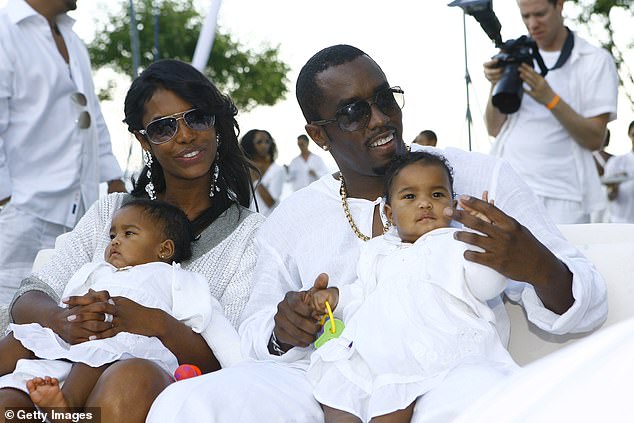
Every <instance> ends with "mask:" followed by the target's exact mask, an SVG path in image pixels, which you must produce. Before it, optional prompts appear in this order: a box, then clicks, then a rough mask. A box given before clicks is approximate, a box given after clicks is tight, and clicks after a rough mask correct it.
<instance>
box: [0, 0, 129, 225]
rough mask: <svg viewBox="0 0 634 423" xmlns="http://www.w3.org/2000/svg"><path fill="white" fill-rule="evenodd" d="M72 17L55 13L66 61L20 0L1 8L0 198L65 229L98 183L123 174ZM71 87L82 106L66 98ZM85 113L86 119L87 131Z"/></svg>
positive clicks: (96, 192)
mask: <svg viewBox="0 0 634 423" xmlns="http://www.w3.org/2000/svg"><path fill="white" fill-rule="evenodd" d="M74 22H75V21H74V20H73V19H72V18H70V17H69V16H67V15H65V14H63V15H59V16H58V17H57V25H58V27H59V30H60V32H61V34H62V36H63V37H64V41H65V43H66V48H67V49H68V54H69V57H70V60H69V63H66V62H65V61H64V59H63V58H62V56H61V54H60V53H59V51H58V49H57V46H56V44H55V40H54V39H53V35H52V33H51V29H50V27H49V24H48V22H47V21H46V18H44V17H43V16H42V15H40V14H39V13H37V12H36V11H35V10H33V9H32V8H31V7H30V6H29V5H28V4H27V3H26V2H25V1H24V0H9V2H8V4H7V6H6V7H5V8H4V9H0V199H2V198H5V197H8V196H11V203H12V204H14V205H15V206H17V207H20V208H21V209H22V210H24V211H25V212H27V213H31V214H33V215H35V216H37V217H39V218H41V219H43V220H46V221H48V222H53V223H57V224H62V225H65V226H68V227H73V226H74V225H75V223H76V222H77V220H78V218H79V217H80V216H79V211H80V210H87V209H88V208H89V206H90V205H91V204H92V203H94V202H95V201H96V200H97V199H98V197H99V182H100V181H102V182H105V181H109V180H113V179H119V178H120V177H121V168H120V167H119V164H118V162H117V160H116V159H115V157H114V155H113V154H112V148H111V144H110V135H109V133H108V128H107V127H106V123H105V121H104V119H103V116H102V114H101V111H100V107H99V101H98V99H97V97H96V95H95V93H94V86H93V82H92V76H91V67H90V58H89V56H88V51H87V49H86V47H85V45H84V44H83V42H82V41H81V40H80V39H79V37H78V36H77V35H76V34H75V33H74V32H73V30H72V26H73V24H74ZM76 92H81V93H83V94H84V95H85V96H86V98H87V99H88V104H87V105H86V106H80V105H78V104H76V103H75V102H74V101H73V100H72V99H71V96H72V94H73V93H76ZM83 111H88V112H89V113H90V116H91V121H92V122H91V124H90V127H89V128H86V129H82V128H80V127H79V124H78V118H79V115H80V113H82V112H83Z"/></svg>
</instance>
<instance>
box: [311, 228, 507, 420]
mask: <svg viewBox="0 0 634 423" xmlns="http://www.w3.org/2000/svg"><path fill="white" fill-rule="evenodd" d="M455 231H456V229H453V228H441V229H436V230H434V231H431V232H429V233H427V234H425V235H424V236H423V237H421V238H419V239H418V240H417V241H416V242H415V243H414V244H406V243H403V242H401V241H400V239H398V237H397V236H395V235H393V234H386V235H384V236H382V237H378V238H374V239H373V240H371V241H369V242H368V243H367V244H366V245H364V246H363V247H362V249H361V256H360V258H359V264H358V275H359V280H358V281H357V282H355V283H353V284H351V285H347V286H344V287H339V290H340V303H339V304H338V305H337V310H339V312H336V313H335V314H336V315H341V316H342V317H343V321H344V322H345V324H346V327H345V330H344V331H343V333H342V334H341V336H340V337H339V338H337V339H333V340H331V341H328V342H327V343H326V344H324V345H323V346H322V347H321V348H319V349H317V350H316V351H315V352H314V353H313V354H312V357H311V366H310V368H309V370H308V377H309V379H310V380H311V382H313V383H314V386H315V389H314V395H315V398H316V399H317V400H318V401H319V402H320V403H322V404H326V405H328V406H330V407H333V408H338V409H341V410H345V411H348V412H350V413H352V414H354V415H356V416H358V417H360V418H361V419H362V420H363V421H368V420H369V419H370V418H372V417H375V416H379V415H383V414H387V413H389V412H392V411H395V410H399V409H403V408H405V407H407V406H408V405H409V404H411V403H412V402H414V401H415V400H416V398H418V397H419V396H421V395H423V394H425V393H426V392H427V391H429V390H431V389H432V388H434V387H435V386H436V385H437V384H438V383H439V382H441V381H442V380H443V378H444V377H445V376H446V375H447V374H448V372H450V371H451V370H452V369H453V368H455V367H457V366H459V365H462V364H476V365H489V363H490V365H493V366H498V367H501V368H506V367H507V366H508V367H509V369H510V368H515V367H516V365H515V363H514V362H513V359H512V358H511V357H510V355H509V354H508V352H507V351H506V349H505V348H504V345H503V344H502V342H501V341H500V337H499V335H498V333H497V331H496V329H495V326H494V323H495V316H494V314H493V311H492V310H491V309H490V308H489V307H488V306H487V305H486V303H485V301H486V300H487V299H490V298H494V297H497V296H498V295H500V293H501V292H502V291H503V290H504V288H505V286H506V279H505V278H504V276H502V275H500V274H499V273H497V272H495V271H493V270H492V269H489V268H486V267H484V266H480V265H476V264H475V263H470V262H466V261H465V260H464V258H463V256H462V254H463V253H464V251H465V249H466V248H467V245H466V244H463V243H461V242H459V241H456V240H455V239H454V238H453V233H454V232H455Z"/></svg>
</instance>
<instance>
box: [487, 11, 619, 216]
mask: <svg viewBox="0 0 634 423" xmlns="http://www.w3.org/2000/svg"><path fill="white" fill-rule="evenodd" d="M563 3H564V0H517V4H518V7H519V9H520V13H521V16H522V20H523V21H524V24H525V25H526V28H527V30H528V32H529V35H530V37H531V38H530V39H529V40H530V42H533V41H534V42H535V43H536V46H537V47H538V49H539V51H538V52H537V51H536V52H535V55H534V59H535V61H536V62H537V63H538V64H539V65H540V66H539V67H540V68H541V71H542V72H541V74H540V73H538V72H537V71H535V70H534V69H533V66H531V65H529V64H527V62H526V61H524V62H522V61H521V60H519V62H520V63H519V65H518V64H513V63H511V64H510V62H512V60H511V61H509V60H507V56H508V55H505V54H504V53H508V52H505V51H504V50H505V46H502V54H500V55H497V56H495V57H494V58H493V59H492V60H490V61H488V62H486V63H485V64H484V74H485V76H486V78H487V79H488V80H489V81H490V82H491V95H490V96H489V101H488V104H487V108H486V114H485V120H486V125H487V130H488V132H489V135H491V136H493V137H496V140H495V144H494V145H493V149H492V151H491V154H494V155H497V156H500V157H502V158H504V159H506V160H507V161H508V162H509V163H510V164H511V165H512V166H513V168H514V169H515V170H516V171H517V172H518V173H519V174H520V176H521V177H522V178H523V179H524V180H525V181H526V183H528V185H529V186H530V187H531V188H532V189H533V191H534V192H535V193H536V194H537V195H538V197H539V198H540V199H541V200H542V202H543V204H544V206H545V207H546V209H547V211H548V213H549V214H550V216H551V218H552V219H553V220H554V221H555V222H556V223H588V222H590V214H591V212H592V211H594V210H596V209H597V208H598V207H601V206H602V205H603V197H602V196H603V194H602V191H601V185H600V182H599V177H598V174H597V172H596V169H595V167H594V162H593V159H592V151H593V150H598V149H600V148H601V146H602V144H603V140H604V138H605V132H606V128H607V123H608V122H609V121H611V120H614V119H616V106H617V94H618V78H617V73H616V67H615V64H614V60H613V58H612V56H611V55H610V54H609V53H608V52H607V51H605V50H604V49H601V48H598V47H594V46H592V45H590V44H589V43H588V42H587V41H585V40H583V39H582V38H580V37H579V36H577V35H576V34H574V33H573V32H572V31H570V30H569V29H568V28H567V27H566V26H564V22H563V15H562V10H563ZM515 41H519V40H515ZM505 45H506V43H505ZM510 56H511V58H512V56H513V52H511V54H510ZM539 56H541V57H542V58H543V62H544V63H545V65H546V66H545V68H547V71H546V72H547V73H546V76H545V77H544V76H542V74H544V73H545V72H544V71H545V70H546V69H545V68H543V66H542V63H539V62H540V59H539ZM529 61H532V60H529ZM511 66H514V67H515V68H516V69H517V71H516V72H512V74H513V75H510V73H511V71H512V70H513V69H512V68H511ZM518 75H519V79H521V81H523V83H524V87H523V89H522V88H520V85H518V89H519V93H518V94H519V95H517V96H515V97H514V100H515V101H514V105H515V106H517V107H519V109H517V108H515V110H513V109H514V107H510V108H509V107H504V106H505V104H506V103H505V102H502V104H501V102H500V99H499V98H495V97H496V94H497V93H498V92H499V91H500V89H499V87H498V88H497V89H496V85H502V84H504V85H507V83H508V81H506V80H507V79H513V78H516V77H517V76H518ZM522 91H524V92H526V93H527V94H528V96H524V98H523V99H521V94H522ZM496 100H497V101H496Z"/></svg>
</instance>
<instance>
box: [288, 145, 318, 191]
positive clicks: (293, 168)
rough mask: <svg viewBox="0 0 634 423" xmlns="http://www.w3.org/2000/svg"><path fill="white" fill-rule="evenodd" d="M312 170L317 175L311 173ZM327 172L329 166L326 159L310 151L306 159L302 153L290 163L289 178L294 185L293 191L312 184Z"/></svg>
mask: <svg viewBox="0 0 634 423" xmlns="http://www.w3.org/2000/svg"><path fill="white" fill-rule="evenodd" d="M311 170H312V171H313V172H315V175H316V176H313V175H311V174H310V171H311ZM326 173H328V167H326V163H324V159H322V158H321V157H319V156H318V155H316V154H315V153H310V154H309V155H308V158H307V159H306V160H304V157H303V156H302V155H301V154H300V155H299V156H297V157H295V158H294V159H293V160H291V162H290V163H289V165H288V180H289V182H290V183H291V184H292V185H293V191H297V190H299V189H302V188H304V187H306V186H308V185H310V184H311V183H313V182H315V181H316V180H317V179H319V178H321V177H322V176H324V175H325V174H326Z"/></svg>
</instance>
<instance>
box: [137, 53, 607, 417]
mask: <svg viewBox="0 0 634 423" xmlns="http://www.w3.org/2000/svg"><path fill="white" fill-rule="evenodd" d="M296 93H297V99H298V102H299V104H300V107H301V109H302V112H303V114H304V116H305V118H306V121H307V124H306V126H305V129H306V131H307V132H308V134H309V135H310V136H311V138H312V139H313V140H314V141H315V142H316V143H317V144H318V145H319V146H320V147H322V148H324V149H326V150H328V151H330V153H331V154H332V156H333V158H334V160H335V161H336V162H337V165H338V166H339V169H340V172H338V173H336V174H334V175H333V177H332V178H321V179H320V180H318V181H316V182H314V183H313V184H311V185H310V186H309V187H307V188H306V189H303V190H300V191H298V192H295V193H294V194H292V195H291V196H289V197H288V198H287V199H286V200H285V201H284V202H282V203H281V204H280V206H279V207H278V208H277V209H276V211H275V213H273V214H272V215H271V216H270V217H269V218H268V219H267V221H266V222H265V223H264V224H263V225H262V227H261V228H260V231H259V233H258V237H257V238H258V243H259V245H260V253H259V256H258V262H257V265H256V269H255V271H254V288H253V292H252V294H251V297H250V300H249V303H248V304H247V307H246V309H245V311H244V312H243V322H242V324H241V326H240V335H241V336H242V340H243V342H242V344H243V349H242V350H243V352H244V353H246V354H248V355H249V356H251V357H252V358H255V359H256V360H259V361H255V362H254V361H250V362H247V363H245V364H242V365H240V366H236V367H233V368H229V369H224V370H221V371H219V372H216V373H214V374H211V375H206V376H203V377H199V378H195V379H193V380H192V381H191V382H189V381H188V382H186V383H184V384H182V385H181V382H179V383H178V384H175V385H181V386H172V387H170V388H168V389H167V390H166V391H165V392H164V393H163V394H161V396H160V397H159V399H158V400H157V402H156V403H155V406H153V411H156V413H154V415H156V416H160V417H161V421H163V422H166V421H172V419H174V421H178V419H179V418H180V419H181V421H182V420H188V418H192V419H196V418H198V419H199V421H214V422H224V421H241V422H259V421H275V422H291V421H292V422H322V421H323V419H324V415H323V412H322V410H321V408H320V407H319V404H318V403H317V401H315V399H314V398H313V396H312V386H311V384H310V382H309V381H308V379H307V378H306V369H307V367H308V365H309V363H310V355H311V353H312V351H313V348H314V347H313V345H312V343H313V342H314V341H315V338H316V335H317V333H318V331H319V330H320V329H321V326H320V325H319V323H318V321H317V320H316V319H315V317H316V316H314V315H313V309H312V307H311V306H310V305H309V304H308V302H307V301H306V297H307V292H309V291H311V290H316V289H323V288H325V287H326V286H343V285H347V284H350V283H352V282H353V281H354V280H355V279H356V266H357V259H358V256H359V249H360V247H361V246H362V245H363V243H364V242H366V240H368V239H370V238H371V237H375V236H379V235H381V234H382V233H384V232H385V231H386V230H387V225H386V223H387V220H386V218H385V216H384V214H383V210H382V204H381V203H382V202H381V196H382V194H383V189H384V183H385V181H384V171H385V168H386V166H387V164H388V163H389V162H390V160H391V159H392V157H393V156H394V155H396V154H402V153H405V152H406V151H407V149H406V146H405V143H404V142H403V139H402V129H403V128H402V112H401V107H403V105H404V98H403V97H404V89H403V88H401V87H399V86H395V85H393V84H390V83H389V82H388V80H387V78H386V76H385V74H384V73H383V71H382V70H381V68H380V67H379V65H378V64H377V63H376V62H374V60H372V59H371V58H370V57H369V56H368V55H366V54H365V53H364V52H362V51H361V50H359V49H357V48H355V47H352V46H348V45H336V46H332V47H328V48H326V49H324V50H322V51H320V52H318V53H317V54H315V55H314V56H313V57H312V58H311V59H310V60H309V61H308V62H307V63H306V65H304V67H303V68H302V70H301V72H300V74H299V77H298V80H297V90H296ZM416 148H418V147H416ZM420 148H422V147H420ZM429 151H431V152H440V151H441V150H438V149H435V148H431V147H429ZM442 154H443V155H445V157H447V158H448V160H449V161H450V162H451V164H452V165H453V168H454V172H455V179H454V189H455V190H456V192H457V193H458V194H462V195H467V197H463V196H461V197H460V198H459V200H460V202H461V204H462V205H463V206H468V207H470V208H471V209H473V210H475V211H477V212H479V213H482V214H483V215H485V216H487V218H488V219H489V222H490V223H487V222H485V221H484V220H482V219H480V218H479V217H477V216H474V215H472V214H471V213H468V212H465V211H463V210H456V211H454V213H453V214H452V215H451V216H452V218H453V219H454V220H455V221H456V222H457V223H462V224H464V225H465V226H467V227H468V228H472V229H473V230H475V231H477V232H474V231H470V230H464V231H461V232H458V235H457V238H458V239H459V240H461V241H464V242H466V243H468V244H471V245H473V246H474V248H473V249H474V250H477V251H481V252H476V251H470V252H468V253H466V255H465V257H466V258H467V259H468V260H471V261H474V262H478V263H481V264H484V265H487V266H489V267H491V268H493V269H495V270H497V271H499V272H500V273H502V274H504V275H505V276H507V277H508V279H509V282H508V288H507V290H506V295H507V296H509V297H510V298H512V299H513V300H516V301H521V302H522V303H523V305H524V307H525V308H526V309H527V311H528V313H529V315H530V316H531V321H533V323H535V324H536V325H538V326H539V327H540V328H542V329H544V330H547V331H549V332H552V333H556V334H559V333H565V332H580V331H587V330H590V329H592V328H594V327H596V326H598V325H599V324H600V323H601V322H603V320H604V319H605V317H606V313H607V304H606V291H605V285H604V283H603V280H602V278H601V277H600V275H599V274H598V273H597V272H596V270H595V269H594V268H593V267H592V266H591V265H590V263H589V262H588V261H587V260H586V259H585V258H584V257H582V256H581V255H580V253H578V252H577V251H576V249H575V248H574V247H572V246H571V245H570V244H569V243H568V242H567V241H565V240H564V239H563V238H562V237H561V235H559V234H558V233H557V231H556V229H555V227H554V226H553V224H552V223H551V222H550V221H548V219H547V218H545V217H544V216H543V215H542V211H541V209H540V207H539V203H538V201H537V199H536V197H535V196H534V195H533V194H532V192H531V191H530V190H529V189H528V187H527V186H526V185H525V184H523V183H522V182H521V180H520V179H519V177H518V176H517V175H516V174H515V173H513V171H512V170H511V168H510V167H509V166H508V165H506V164H504V163H502V162H500V161H498V160H497V159H495V158H493V157H491V156H486V155H481V154H477V153H468V152H465V151H462V150H458V149H446V150H444V151H442ZM485 190H488V191H489V193H490V198H494V199H495V206H494V205H492V204H490V203H487V202H484V201H481V200H478V199H477V198H476V197H480V195H482V192H483V191H485ZM510 214H512V215H514V217H515V218H512V217H510V216H509V215H510ZM478 232H479V233H478ZM516 281H522V282H516ZM491 307H492V308H493V309H494V312H495V314H496V316H497V325H496V327H497V329H498V332H499V333H500V336H501V338H502V340H503V341H504V342H508V335H509V321H508V316H507V315H506V311H505V309H504V306H503V303H502V298H501V297H500V298H498V299H497V300H494V301H493V302H492V304H491ZM395 312H397V311H396V310H395ZM335 315H337V310H336V309H335ZM339 317H340V316H339ZM379 330H389V328H377V331H379ZM404 341H406V340H404ZM385 347H386V348H388V349H389V348H390V346H389V345H386V346H385ZM504 377H506V374H505V373H497V372H495V371H492V370H491V371H487V370H485V369H482V368H478V367H469V366H464V367H462V368H458V369H456V370H455V371H452V373H451V374H450V375H449V376H448V377H447V378H446V380H444V381H443V382H442V383H440V384H439V385H438V387H436V388H434V389H433V390H431V391H430V392H428V393H427V394H425V395H423V396H421V397H420V398H419V399H418V401H417V405H416V409H415V413H414V417H413V419H412V421H414V422H419V421H430V420H434V419H435V420H434V421H451V419H452V418H453V417H455V416H456V415H457V414H458V413H459V411H460V410H462V409H464V408H465V407H466V406H467V405H468V404H469V403H470V402H471V401H472V400H474V399H475V398H477V397H478V396H479V395H480V394H481V393H482V392H483V391H484V390H485V389H487V388H488V387H489V386H491V385H493V383H496V382H498V381H499V380H500V379H502V378H504ZM246 387H248V388H246ZM343 394H345V393H342V395H343ZM175 403H179V404H181V406H180V407H178V408H177V409H176V410H173V411H170V410H169V408H170V404H175ZM186 410H196V411H195V414H194V412H192V414H191V415H190V416H188V415H187V411H186ZM159 411H160V412H159ZM183 413H185V415H183ZM172 416H173V417H172ZM426 419H429V420H426ZM149 421H151V419H150V420H149Z"/></svg>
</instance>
